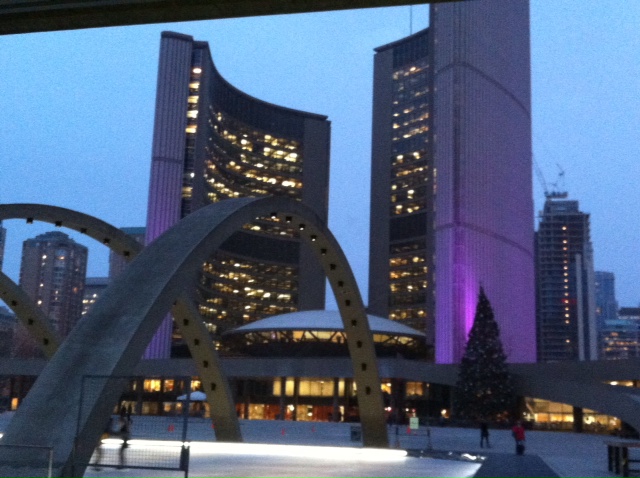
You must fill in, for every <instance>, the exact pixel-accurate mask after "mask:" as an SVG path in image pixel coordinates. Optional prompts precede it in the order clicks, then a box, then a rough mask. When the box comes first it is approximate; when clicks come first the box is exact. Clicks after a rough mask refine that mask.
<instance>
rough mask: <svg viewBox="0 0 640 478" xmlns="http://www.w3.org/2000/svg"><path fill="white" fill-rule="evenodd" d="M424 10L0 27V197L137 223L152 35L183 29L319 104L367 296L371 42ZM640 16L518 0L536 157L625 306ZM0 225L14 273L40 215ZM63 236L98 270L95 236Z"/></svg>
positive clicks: (261, 84) (334, 203) (245, 79)
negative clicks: (525, 12) (527, 24)
mask: <svg viewBox="0 0 640 478" xmlns="http://www.w3.org/2000/svg"><path fill="white" fill-rule="evenodd" d="M411 18H412V19H413V22H412V24H411ZM427 24H428V7H427V6H426V5H420V6H415V7H413V14H412V15H411V13H410V7H395V8H381V9H367V10H351V11H344V12H327V13H317V14H300V15H282V16H273V17H258V18H248V19H233V20H215V21H201V22H183V23H173V24H161V25H141V26H132V27H115V28H104V29H89V30H78V31H68V32H52V33H33V34H27V35H9V36H0V203H12V202H39V203H46V204H53V205H57V206H63V207H68V208H73V209H78V210H80V211H82V212H86V213H89V214H93V215H95V216H97V217H100V218H101V219H104V220H106V221H108V222H111V223H112V224H114V225H116V226H118V227H124V226H140V225H144V223H145V216H146V202H147V192H148V179H149V167H150V158H151V135H152V128H153V113H154V100H155V87H156V74H157V59H158V49H159V42H160V33H161V32H162V31H164V30H172V31H177V32H180V33H185V34H188V35H192V36H193V37H194V38H196V39H197V40H203V41H208V42H209V43H210V46H211V51H212V54H213V59H214V62H215V63H216V65H217V67H218V69H219V71H220V72H221V73H222V75H223V76H225V77H226V78H227V79H228V80H229V81H230V82H231V83H232V84H234V85H235V86H236V87H238V88H240V89H241V90H243V91H245V92H247V93H249V94H251V95H253V96H256V97H258V98H260V99H263V100H265V101H269V102H273V103H277V104H281V105H283V106H287V107H290V108H296V109H302V110H306V111H311V112H314V113H320V114H326V115H328V116H329V119H330V120H331V121H332V147H331V191H330V227H331V229H332V231H333V232H334V234H335V235H336V237H337V238H338V240H339V241H340V242H341V244H342V246H343V248H344V250H345V253H346V255H347V257H348V258H349V260H350V262H351V264H352V267H353V268H354V272H355V274H356V277H357V279H358V282H359V284H360V287H361V290H362V293H363V295H364V299H365V301H366V290H367V261H368V244H367V237H368V228H369V211H368V207H369V180H370V150H371V88H372V72H373V49H374V48H375V47H377V46H380V45H383V44H385V43H389V42H391V41H395V40H397V39H399V38H402V37H404V36H406V35H408V34H409V33H410V32H411V31H412V30H413V31H414V32H415V31H417V30H418V29H421V28H424V27H425V26H427ZM639 27H640V2H636V1H633V2H625V1H621V0H555V1H551V0H532V1H531V39H532V94H533V142H534V159H535V161H536V163H537V164H538V165H539V167H540V170H541V171H542V173H543V174H544V176H545V178H546V182H547V184H548V186H549V187H550V188H552V187H553V186H551V185H552V183H556V182H557V181H558V179H559V174H558V173H559V172H560V171H564V181H563V182H562V184H559V185H558V186H559V187H561V188H563V189H565V190H567V191H568V192H569V197H570V198H572V199H577V200H579V201H580V206H581V208H582V210H583V211H585V212H588V213H590V214H591V226H592V241H593V244H594V253H595V254H594V255H595V265H596V269H597V270H606V271H611V272H614V273H615V275H616V290H617V295H618V300H619V302H620V305H622V306H635V305H638V304H639V303H640V267H639V266H638V258H639V256H640V254H639V245H640V221H639V220H638V213H639V211H640V189H639V188H638V184H639V183H640V166H638V161H639V160H640V140H639V133H640V28H639ZM533 178H534V192H535V198H534V199H535V204H536V214H537V212H538V211H539V210H540V209H541V207H542V203H543V200H544V197H543V190H542V187H541V184H540V182H539V180H538V178H537V176H536V175H535V174H534V176H533ZM504 200H508V198H504ZM4 225H5V227H6V228H7V229H8V238H7V242H8V246H7V251H6V253H5V267H4V271H5V273H7V274H9V276H11V277H12V278H14V279H15V280H16V281H17V280H18V275H19V265H20V254H21V244H22V241H23V240H25V239H27V238H30V237H34V236H35V235H36V234H39V233H42V232H46V231H48V230H51V227H50V226H48V225H38V224H35V225H31V226H27V225H25V224H24V222H23V221H6V222H5V224H4ZM67 232H68V231H67ZM70 235H72V236H73V237H74V238H76V239H77V240H79V241H80V242H83V243H85V244H87V245H89V246H90V247H91V252H90V262H89V275H91V276H100V275H106V273H107V270H108V265H107V251H106V249H105V248H104V247H103V246H101V245H97V244H93V243H92V242H91V241H86V239H85V238H82V237H78V236H76V235H74V234H71V233H70ZM331 302H332V301H331V300H329V307H330V308H333V307H331Z"/></svg>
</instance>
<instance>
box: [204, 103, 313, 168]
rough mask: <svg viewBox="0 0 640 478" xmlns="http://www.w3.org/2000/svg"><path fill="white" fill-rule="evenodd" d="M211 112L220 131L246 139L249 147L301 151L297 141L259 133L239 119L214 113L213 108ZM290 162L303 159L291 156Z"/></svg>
mask: <svg viewBox="0 0 640 478" xmlns="http://www.w3.org/2000/svg"><path fill="white" fill-rule="evenodd" d="M211 111H212V117H213V118H215V120H216V121H217V122H218V124H219V125H220V127H221V128H220V131H225V130H227V131H233V132H235V134H236V135H237V136H238V137H241V138H244V139H245V140H246V141H247V143H245V144H247V145H248V144H251V145H252V147H253V145H254V144H255V145H256V147H257V148H258V149H260V148H264V147H265V146H269V147H272V148H276V149H279V150H289V151H293V152H296V151H298V150H299V149H300V143H299V142H298V141H296V140H293V139H287V138H279V137H276V136H274V135H272V134H267V133H264V132H261V131H258V130H256V129H255V128H253V127H251V126H249V125H247V124H245V123H243V122H242V121H239V120H238V119H237V118H232V117H230V116H226V115H223V114H222V112H214V111H213V107H211ZM284 156H285V157H286V156H288V154H285V155H284ZM289 160H290V161H300V160H301V158H300V157H298V156H289Z"/></svg>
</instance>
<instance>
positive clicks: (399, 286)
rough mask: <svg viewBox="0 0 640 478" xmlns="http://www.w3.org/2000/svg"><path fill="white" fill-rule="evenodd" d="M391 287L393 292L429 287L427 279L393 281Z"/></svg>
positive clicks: (419, 289)
mask: <svg viewBox="0 0 640 478" xmlns="http://www.w3.org/2000/svg"><path fill="white" fill-rule="evenodd" d="M389 288H390V289H391V292H392V293H393V294H396V293H402V292H416V291H421V290H424V289H426V288H427V281H426V280H404V281H402V282H391V283H390V284H389Z"/></svg>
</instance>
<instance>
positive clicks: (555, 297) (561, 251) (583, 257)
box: [536, 197, 598, 361]
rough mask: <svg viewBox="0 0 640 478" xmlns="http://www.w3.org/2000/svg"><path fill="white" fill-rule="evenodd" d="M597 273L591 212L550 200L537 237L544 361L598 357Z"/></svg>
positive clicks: (539, 323)
mask: <svg viewBox="0 0 640 478" xmlns="http://www.w3.org/2000/svg"><path fill="white" fill-rule="evenodd" d="M594 275H595V273H594V269H593V248H592V245H591V238H590V231H589V214H586V213H584V212H581V211H580V209H579V206H578V201H568V200H565V199H557V198H553V197H547V200H546V201H545V204H544V211H543V212H542V214H541V216H540V224H539V226H538V232H537V233H536V291H537V329H538V359H539V360H540V361H555V360H596V359H597V358H598V340H597V327H596V319H595V290H594V288H595V279H594Z"/></svg>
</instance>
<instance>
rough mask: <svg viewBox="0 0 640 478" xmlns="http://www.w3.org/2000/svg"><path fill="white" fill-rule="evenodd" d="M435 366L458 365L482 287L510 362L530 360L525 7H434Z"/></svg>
mask: <svg viewBox="0 0 640 478" xmlns="http://www.w3.org/2000/svg"><path fill="white" fill-rule="evenodd" d="M430 29H431V30H432V32H433V35H434V36H435V42H436V45H437V47H436V48H435V51H434V58H435V59H434V69H435V70H434V71H435V76H434V95H433V101H434V115H433V121H434V131H435V144H434V162H435V168H436V170H437V190H436V191H437V193H436V208H435V210H436V226H435V234H436V238H435V243H436V267H435V273H436V361H437V362H438V363H457V362H459V361H460V359H461V357H462V354H463V352H464V348H465V344H466V341H467V336H468V332H469V330H470V328H471V326H472V325H473V319H474V315H475V308H476V304H477V300H478V292H479V289H480V286H482V287H483V288H484V290H485V292H486V294H487V297H488V299H489V301H490V302H491V306H492V308H493V311H494V314H495V318H496V321H497V322H498V325H499V327H500V333H501V339H502V343H503V346H504V350H505V353H506V354H507V360H508V361H510V362H534V361H535V360H536V330H535V289H534V255H533V222H534V221H533V200H532V197H533V196H532V177H531V170H532V167H531V166H532V164H531V155H532V152H531V106H530V105H531V98H530V96H531V85H530V76H531V75H530V52H529V5H528V2H526V1H523V2H504V1H502V0H484V1H482V2H457V3H446V4H438V5H437V6H432V9H431V27H430Z"/></svg>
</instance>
